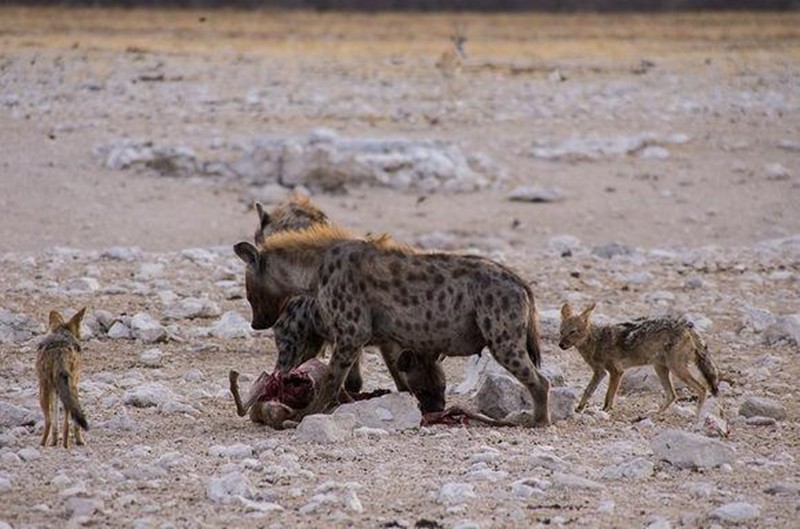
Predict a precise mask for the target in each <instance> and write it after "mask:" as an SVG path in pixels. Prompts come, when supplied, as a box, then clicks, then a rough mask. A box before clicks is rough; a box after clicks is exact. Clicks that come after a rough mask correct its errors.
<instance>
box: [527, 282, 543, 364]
mask: <svg viewBox="0 0 800 529" xmlns="http://www.w3.org/2000/svg"><path fill="white" fill-rule="evenodd" d="M528 296H529V298H530V300H531V308H530V315H529V316H528V340H527V349H528V356H529V357H530V359H531V361H532V362H533V365H534V366H536V369H540V368H541V367H542V345H541V344H542V340H541V335H540V332H539V313H538V312H537V310H536V301H534V299H533V293H531V292H530V291H528Z"/></svg>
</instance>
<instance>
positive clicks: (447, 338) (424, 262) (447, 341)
mask: <svg viewBox="0 0 800 529" xmlns="http://www.w3.org/2000/svg"><path fill="white" fill-rule="evenodd" d="M235 251H236V253H237V255H238V256H239V257H240V258H241V259H242V260H243V261H245V262H246V263H247V265H248V266H247V272H246V275H245V286H246V289H247V299H248V301H249V302H250V306H251V308H252V311H253V319H252V326H253V328H255V329H266V328H269V327H270V326H272V325H273V324H274V323H275V321H276V320H277V318H278V316H279V311H278V308H279V306H280V302H279V300H281V299H285V298H286V297H290V296H294V295H298V294H301V293H304V294H308V295H312V296H314V298H315V299H316V302H317V308H318V310H319V314H320V318H321V320H322V322H323V324H324V327H325V329H326V330H327V333H328V339H329V341H330V343H332V344H333V354H332V356H331V360H330V367H331V370H330V375H329V376H328V378H327V379H326V382H325V383H324V384H323V385H322V388H321V389H320V391H319V393H318V394H317V397H316V398H315V400H314V402H313V403H312V404H311V405H310V406H309V407H308V408H307V409H306V410H303V414H309V413H316V412H319V411H323V410H324V409H326V408H327V407H328V406H330V405H331V404H332V403H333V400H334V398H335V395H336V394H337V393H338V391H339V390H340V388H341V386H342V383H343V382H344V378H345V375H346V374H347V372H348V370H349V369H350V367H351V366H352V364H353V362H354V361H355V359H356V358H357V357H358V353H359V351H360V350H361V348H362V347H363V346H364V345H366V344H368V343H370V342H378V343H380V342H381V341H387V340H388V341H391V342H394V343H396V344H398V345H399V346H400V347H401V348H403V349H408V350H411V351H415V352H416V353H417V354H419V355H425V356H428V357H438V355H439V354H440V353H443V354H445V355H447V356H467V355H473V354H477V353H479V352H480V351H481V350H482V349H483V347H484V346H488V347H489V350H490V351H491V353H492V355H493V356H494V357H495V359H496V360H497V361H498V362H499V363H500V364H501V365H502V366H503V367H505V368H506V369H507V370H508V371H510V372H511V373H512V374H513V375H514V376H515V377H516V378H517V379H518V380H519V381H520V382H522V383H523V384H524V385H525V386H526V387H527V388H528V390H529V391H530V393H531V395H532V397H533V400H534V403H535V410H534V422H535V424H537V425H546V424H549V423H550V413H549V407H548V395H549V383H548V382H547V380H546V379H545V377H544V376H542V375H541V374H540V373H539V371H538V369H537V368H538V366H539V365H540V363H541V354H540V343H539V331H538V321H537V320H538V319H537V313H536V305H535V302H534V298H533V294H532V292H531V290H530V288H529V287H528V285H527V284H526V283H525V282H524V281H522V279H520V278H519V277H518V276H517V275H516V274H514V273H513V272H511V271H510V270H509V269H507V268H506V267H504V266H501V265H499V264H497V263H495V262H493V261H491V260H489V259H483V258H479V257H470V256H460V255H453V254H443V253H432V254H418V253H414V252H409V251H405V250H404V249H403V248H397V247H385V246H383V247H382V246H381V245H380V244H378V243H376V242H375V241H365V240H354V239H353V237H352V236H351V234H349V233H348V232H346V231H344V230H341V229H339V228H336V227H333V226H319V225H315V226H312V227H310V228H308V229H306V230H302V231H296V232H283V233H276V234H274V235H273V236H271V237H268V238H267V239H265V240H264V243H263V244H262V245H261V247H260V249H256V248H255V247H254V246H253V245H251V244H249V243H239V244H237V245H236V246H235Z"/></svg>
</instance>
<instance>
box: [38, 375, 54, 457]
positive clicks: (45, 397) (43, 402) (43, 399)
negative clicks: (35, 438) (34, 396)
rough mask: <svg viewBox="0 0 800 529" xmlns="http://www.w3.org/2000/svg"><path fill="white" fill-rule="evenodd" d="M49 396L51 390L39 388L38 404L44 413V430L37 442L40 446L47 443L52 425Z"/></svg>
mask: <svg viewBox="0 0 800 529" xmlns="http://www.w3.org/2000/svg"><path fill="white" fill-rule="evenodd" d="M51 398H52V393H51V392H49V391H45V389H44V388H39V405H40V406H41V407H42V413H43V414H44V432H43V433H42V441H41V443H39V444H41V445H42V446H45V445H46V444H47V438H48V437H49V436H50V429H51V428H52V426H53V416H52V415H51V413H52V410H51V408H50V399H51Z"/></svg>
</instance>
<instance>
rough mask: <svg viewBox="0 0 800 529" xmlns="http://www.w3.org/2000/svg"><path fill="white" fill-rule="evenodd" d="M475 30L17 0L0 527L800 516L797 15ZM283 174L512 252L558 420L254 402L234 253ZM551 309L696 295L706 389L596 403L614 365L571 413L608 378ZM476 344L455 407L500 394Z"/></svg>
mask: <svg viewBox="0 0 800 529" xmlns="http://www.w3.org/2000/svg"><path fill="white" fill-rule="evenodd" d="M461 20H462V21H463V22H464V23H465V24H466V28H467V29H466V31H467V36H468V41H467V48H466V49H467V59H466V60H465V61H464V62H463V63H462V64H461V65H460V66H458V67H452V68H451V67H449V66H447V65H446V64H443V63H442V61H440V60H439V59H440V55H441V53H442V52H443V51H446V50H447V49H448V47H447V46H448V45H447V43H448V38H447V37H448V35H449V34H450V33H451V32H452V29H453V17H448V16H428V17H421V16H416V17H415V16H399V15H385V16H380V17H365V16H350V17H344V16H338V15H311V14H295V15H286V14H275V13H273V14H268V13H255V14H254V13H246V14H240V13H221V14H220V13H215V12H212V13H198V12H181V13H146V12H145V13H142V12H137V11H133V12H106V11H59V10H11V9H4V10H3V11H2V12H0V42H2V44H3V48H2V50H3V51H2V52H0V144H2V145H3V146H4V147H3V157H2V158H3V159H2V160H0V164H1V165H0V167H2V178H1V179H0V186H2V193H0V201H2V202H0V203H1V204H2V209H3V211H4V215H3V222H2V223H0V241H2V246H0V249H1V250H2V256H1V257H0V262H2V271H3V272H2V274H1V275H0V293H2V295H0V299H2V304H1V305H0V354H1V355H2V362H0V380H1V381H2V382H0V395H1V397H0V527H4V526H6V525H7V526H11V527H14V528H15V529H16V528H18V527H44V526H53V525H54V524H56V525H65V524H69V525H71V526H80V525H87V526H92V525H96V526H103V527H106V526H108V527H131V526H134V527H170V526H174V527H200V526H222V525H225V526H237V527H251V526H252V527H293V526H315V527H319V526H321V525H335V526H356V527H375V526H381V527H440V526H441V527H462V528H466V527H507V526H523V525H525V526H528V525H570V526H579V527H584V526H586V527H596V526H624V527H630V526H651V527H671V526H690V527H695V526H702V527H709V526H716V525H719V526H726V525H732V524H740V525H745V526H750V527H775V526H781V525H783V526H791V525H792V524H793V523H794V522H795V520H796V519H797V516H798V510H800V480H798V475H799V474H800V472H799V471H798V462H797V458H798V455H799V454H800V451H799V450H798V443H800V441H799V440H800V432H799V431H798V424H799V423H798V419H800V407H798V405H797V403H796V399H795V398H793V397H795V396H796V393H797V383H796V380H797V378H798V376H800V371H798V367H797V362H796V359H797V355H798V342H800V303H799V301H800V300H799V299H798V298H800V293H799V292H800V290H799V289H798V281H800V239H798V235H796V234H798V233H800V214H798V209H797V204H798V193H800V186H799V185H798V177H799V176H800V162H799V161H800V137H798V135H797V130H800V115H798V110H797V109H798V108H800V95H799V94H798V90H797V87H798V72H800V68H798V59H799V58H800V53H799V52H798V50H800V48H798V37H800V34H799V33H798V30H797V29H796V28H797V27H800V24H798V23H797V22H798V20H797V17H796V16H794V15H780V16H773V15H758V16H755V15H749V14H740V15H717V16H711V15H703V16H698V15H691V16H689V15H686V16H673V17H655V18H646V17H627V18H624V19H622V20H623V21H624V22H625V24H616V23H615V24H610V23H609V20H607V19H603V18H595V17H590V16H579V17H544V16H522V17H510V16H503V15H495V16H484V17H480V16H471V15H470V16H463V17H461ZM615 20H616V19H615ZM532 28H533V29H532ZM437 62H439V64H440V66H439V67H437ZM297 186H299V187H301V188H304V189H305V190H306V191H308V192H310V193H312V195H313V200H314V201H315V202H316V203H318V204H319V205H320V206H321V207H322V208H323V209H325V210H326V211H327V212H328V213H329V214H330V215H331V217H332V218H333V219H334V220H336V221H337V222H340V223H341V224H344V225H347V226H350V227H352V228H353V229H355V230H361V231H376V232H377V231H389V232H391V233H392V234H393V235H395V236H396V237H397V238H398V239H400V240H403V241H406V242H410V243H414V244H417V245H420V246H423V247H428V248H443V249H447V250H455V251H468V252H476V253H481V254H484V255H488V256H490V257H493V258H495V259H498V260H501V261H502V262H504V263H506V264H507V265H509V266H511V267H513V268H514V269H516V270H518V271H519V273H520V274H521V275H522V277H524V278H525V279H526V280H528V281H529V282H530V283H531V285H532V288H533V290H534V292H535V294H536V296H537V299H538V302H539V304H540V309H541V312H542V323H543V330H544V363H545V368H546V372H547V374H548V376H549V377H550V379H551V381H552V382H553V385H554V394H557V395H558V398H557V399H554V400H557V402H558V409H557V410H554V411H555V412H557V413H556V415H557V416H558V417H559V419H560V420H558V421H557V422H556V423H555V424H554V425H553V426H552V427H550V428H547V429H544V430H526V429H521V428H489V427H485V426H479V425H475V424H470V425H467V426H430V427H410V428H409V427H408V426H409V425H408V424H407V423H408V422H409V421H411V422H413V406H409V403H408V401H407V400H404V399H399V400H397V399H395V401H393V403H392V404H391V406H390V405H388V404H387V405H386V406H388V407H389V408H386V409H391V410H392V413H390V414H387V413H386V411H382V412H380V413H382V414H383V417H384V419H387V420H385V421H384V422H383V423H377V424H376V423H370V422H368V421H367V422H364V421H363V420H362V422H360V423H358V424H354V423H352V422H349V419H348V420H345V421H339V422H336V424H321V425H320V427H319V428H318V429H311V428H304V429H301V430H289V431H280V432H277V431H272V430H268V429H266V428H264V427H262V426H257V425H254V424H252V423H250V422H249V421H248V420H247V419H242V418H239V417H237V416H236V414H235V409H234V404H233V400H232V398H231V396H230V393H229V391H228V389H227V373H228V370H229V369H231V368H236V369H238V370H239V371H240V372H242V373H243V377H242V382H243V383H244V384H245V386H246V385H247V384H248V383H249V381H252V380H253V379H254V377H255V376H257V375H258V373H259V372H260V371H261V370H263V369H270V368H271V367H272V365H273V363H274V360H275V350H274V346H273V344H272V340H271V336H270V332H269V331H266V332H254V331H252V330H251V329H250V328H249V325H248V322H249V308H248V306H247V303H246V301H245V300H244V299H242V295H243V284H242V276H243V270H242V268H243V267H242V265H241V263H240V262H239V261H238V260H237V259H236V258H235V256H233V254H232V252H231V250H230V247H231V244H232V243H234V242H237V241H238V240H242V239H248V238H250V237H252V232H253V229H254V228H255V219H256V216H255V213H254V212H253V211H251V210H248V209H247V204H248V203H249V202H250V201H251V200H252V198H254V197H255V198H260V199H262V200H265V201H267V202H273V201H275V200H280V199H282V198H283V197H284V196H285V195H286V193H287V192H288V190H289V188H290V187H297ZM512 195H513V196H514V197H515V198H517V199H519V200H513V201H512V200H509V198H510V197H511V196H512ZM565 300H569V301H571V302H572V303H573V304H576V305H578V306H580V305H582V304H584V303H588V302H590V301H598V308H597V309H596V311H595V314H596V319H597V320H598V321H600V322H602V321H613V320H620V319H624V318H631V317H635V316H639V315H653V314H663V313H667V312H670V313H677V314H686V315H687V317H688V318H690V319H691V320H692V321H694V323H695V325H696V326H697V327H698V328H699V329H700V330H701V331H702V332H703V334H704V336H705V337H706V338H707V340H708V342H709V348H710V351H711V354H712V356H713V358H714V360H715V361H716V363H717V364H718V365H719V367H720V370H721V372H722V378H723V383H722V387H721V395H720V398H719V399H715V401H714V402H712V403H711V405H710V406H709V407H708V409H707V410H704V411H705V412H707V413H706V414H704V419H703V420H700V421H698V420H697V419H696V417H695V409H694V408H695V403H694V402H692V401H691V399H690V398H689V397H690V395H689V394H688V392H685V390H684V391H683V392H682V393H681V396H682V397H683V398H682V400H681V401H680V402H679V403H677V404H676V405H674V406H673V407H672V408H671V409H670V410H669V411H668V412H667V413H665V414H664V415H663V416H655V415H654V411H655V409H656V408H657V407H658V403H659V400H660V398H661V394H660V389H659V388H658V387H657V385H656V386H654V385H653V379H654V377H653V376H652V375H650V376H648V373H649V372H648V371H643V372H639V373H629V375H628V376H626V379H625V383H624V387H623V392H622V394H621V396H620V398H619V399H618V401H617V406H616V408H615V410H613V412H611V413H610V414H608V413H604V412H602V411H600V406H601V404H600V403H601V401H602V393H603V391H604V388H603V387H602V386H601V388H600V389H599V390H598V392H597V394H596V395H595V398H594V399H593V402H592V405H591V406H590V407H589V409H588V410H587V411H586V412H584V413H583V414H580V415H575V414H573V413H571V406H570V405H569V404H570V403H571V402H574V400H572V401H571V400H570V399H574V397H575V395H576V393H578V392H580V391H581V390H582V388H583V386H584V385H585V384H586V382H587V381H588V379H589V375H590V372H589V369H588V368H587V367H586V366H585V365H584V364H583V363H582V361H581V360H580V358H579V356H578V354H577V352H575V351H561V350H560V349H559V348H558V347H557V346H556V344H555V341H554V338H555V333H556V330H557V325H558V307H559V306H560V305H561V303H562V302H563V301H565ZM82 306H88V307H89V311H88V313H89V316H88V317H87V319H86V320H85V325H84V329H83V331H84V342H83V345H84V352H83V355H84V356H83V358H84V362H83V373H82V379H81V385H80V392H81V400H82V402H83V405H84V407H85V409H86V411H87V415H88V418H89V422H90V426H91V429H90V431H89V432H87V434H86V436H85V438H86V440H87V443H88V444H87V446H85V447H79V448H72V449H70V450H69V451H65V450H64V449H63V448H50V447H39V446H38V436H39V435H40V433H41V429H42V415H41V413H40V411H39V409H38V402H37V401H38V399H37V385H36V380H35V373H34V370H33V362H34V356H35V346H36V343H37V341H38V340H39V339H40V337H41V335H42V333H43V331H44V321H45V319H46V316H47V313H48V311H49V310H50V309H52V308H58V309H60V310H63V311H65V312H70V311H74V310H77V309H79V308H80V307H82ZM486 357H487V355H484V356H483V357H482V358H481V359H480V360H478V359H448V360H446V362H445V367H446V372H447V375H448V382H449V393H448V401H449V402H450V403H458V404H462V405H467V406H473V407H477V406H481V407H485V406H487V404H486V402H485V399H484V398H483V397H481V396H476V393H480V391H479V390H481V388H482V387H484V386H486V384H491V383H498V382H497V380H498V379H497V376H496V372H495V370H494V368H493V367H492V366H491V364H487V362H486V360H484V358H486ZM364 365H365V373H366V382H367V389H375V388H390V387H391V379H390V378H389V376H388V373H387V372H386V370H385V369H384V368H383V366H382V365H381V360H380V357H379V355H377V354H376V353H375V352H373V351H367V352H366V353H365V362H364ZM500 383H501V384H502V383H504V382H502V380H501V382H500ZM504 387H507V386H504ZM514 390H515V388H513V387H511V389H508V390H505V392H506V394H508V393H510V392H512V391H514ZM485 394H490V393H489V392H488V391H487V390H484V395H485ZM373 406H374V408H373V409H378V410H380V408H379V407H378V405H375V404H374V403H373ZM388 415H392V419H395V421H392V420H388ZM409 417H411V419H409ZM705 417H708V419H707V420H706V419H705ZM401 419H402V420H401ZM359 420H361V419H359ZM333 422H334V421H333V420H330V423H333ZM384 423H385V424H384ZM401 423H402V424H401ZM334 426H335V427H334ZM395 427H397V428H398V431H394V428H395ZM334 439H335V442H326V441H331V440H334ZM4 524H5V525H4Z"/></svg>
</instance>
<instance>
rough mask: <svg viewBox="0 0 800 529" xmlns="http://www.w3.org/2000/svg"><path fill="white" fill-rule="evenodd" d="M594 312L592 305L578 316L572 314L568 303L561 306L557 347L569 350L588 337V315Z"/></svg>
mask: <svg viewBox="0 0 800 529" xmlns="http://www.w3.org/2000/svg"><path fill="white" fill-rule="evenodd" d="M592 310H594V303H592V304H591V305H589V306H588V307H586V308H585V309H584V310H583V312H581V313H580V314H573V313H572V307H570V305H569V303H564V305H562V306H561V328H560V330H559V340H558V346H559V347H560V348H561V349H565V350H566V349H569V348H570V347H572V346H575V345H578V344H579V343H581V342H582V341H584V340H585V339H586V337H587V336H588V335H589V315H590V314H591V313H592Z"/></svg>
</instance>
